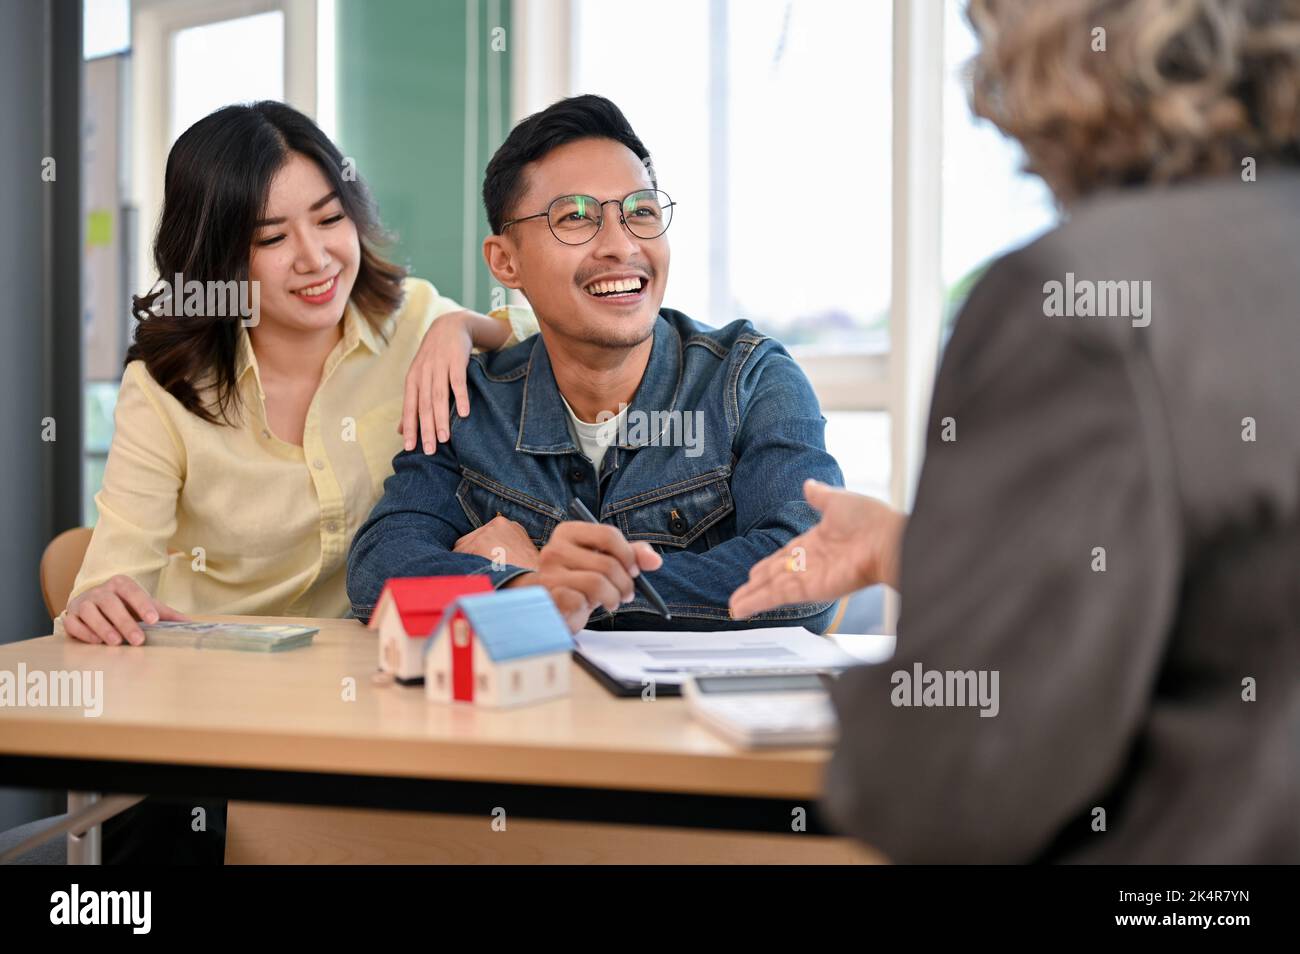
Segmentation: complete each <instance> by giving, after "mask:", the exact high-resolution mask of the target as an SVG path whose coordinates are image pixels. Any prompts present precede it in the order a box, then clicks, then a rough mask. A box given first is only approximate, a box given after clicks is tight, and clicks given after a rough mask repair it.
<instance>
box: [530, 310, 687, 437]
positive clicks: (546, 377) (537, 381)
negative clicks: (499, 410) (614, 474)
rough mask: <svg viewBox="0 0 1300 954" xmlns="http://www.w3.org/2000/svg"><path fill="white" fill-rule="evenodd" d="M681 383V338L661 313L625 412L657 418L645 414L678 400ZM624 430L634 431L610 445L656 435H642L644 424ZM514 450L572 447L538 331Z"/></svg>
mask: <svg viewBox="0 0 1300 954" xmlns="http://www.w3.org/2000/svg"><path fill="white" fill-rule="evenodd" d="M681 383H682V338H681V335H679V334H678V333H677V329H676V328H674V327H673V326H672V325H671V324H670V323H669V322H668V321H667V319H665V318H664V316H663V314H662V313H661V314H660V315H659V316H658V317H657V318H656V319H655V327H654V342H653V344H652V345H651V346H650V360H649V361H648V362H646V369H645V374H644V375H643V376H642V378H641V383H640V385H638V386H637V389H636V393H635V394H634V395H633V396H632V402H631V404H630V405H629V415H631V414H635V413H636V412H638V411H641V412H644V414H645V415H646V416H645V418H644V419H647V420H657V419H658V418H657V417H651V416H649V415H650V414H651V413H652V412H659V413H660V414H662V412H664V411H670V410H673V409H674V408H675V407H676V405H677V396H678V394H679V392H680V391H681ZM629 430H630V431H632V432H635V439H629V440H628V441H627V442H626V443H619V444H615V445H613V446H615V447H622V448H623V449H624V450H635V449H636V448H638V447H641V446H643V445H645V444H648V443H650V442H651V440H652V439H653V438H654V437H655V435H652V434H646V433H645V431H646V429H645V428H631V429H629ZM625 436H629V437H630V435H625ZM515 450H520V451H524V452H525V453H528V454H568V453H573V452H575V451H577V447H576V446H574V443H573V435H572V434H570V433H569V425H568V412H567V411H565V409H564V402H563V400H562V399H561V397H560V389H559V387H558V386H557V385H556V383H555V373H554V371H553V370H552V368H551V358H550V355H549V354H548V353H547V351H546V342H545V341H544V340H543V339H542V336H541V335H538V336H537V340H536V341H534V342H533V350H532V353H531V355H530V356H529V359H528V369H527V371H525V373H524V401H523V406H522V407H521V408H520V411H519V436H518V438H517V439H516V440H515Z"/></svg>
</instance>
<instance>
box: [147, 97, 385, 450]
mask: <svg viewBox="0 0 1300 954" xmlns="http://www.w3.org/2000/svg"><path fill="white" fill-rule="evenodd" d="M295 152H296V153H300V154H302V155H303V156H306V157H307V158H308V159H311V160H312V161H313V162H315V163H316V165H317V166H318V167H319V168H320V171H321V173H322V174H323V175H324V176H325V178H326V179H327V180H328V181H329V183H330V186H331V188H332V189H333V190H334V191H335V192H336V193H337V194H338V197H339V202H340V203H341V204H342V206H343V211H344V212H346V213H347V215H348V217H349V218H350V219H351V220H352V222H353V224H354V225H355V226H356V229H357V236H358V238H359V240H360V245H361V264H360V267H359V269H358V271H357V279H356V283H355V285H354V286H353V288H352V296H351V301H352V302H353V303H354V304H355V305H356V306H357V308H358V310H359V311H360V312H361V313H362V314H363V315H364V316H365V318H366V320H367V321H369V322H370V324H371V325H372V327H374V328H375V330H376V331H377V332H380V333H382V328H383V325H384V323H385V321H386V319H387V318H388V316H389V315H391V314H392V312H393V311H395V310H396V309H397V308H398V307H399V306H400V305H401V303H402V279H403V278H404V277H405V275H406V272H405V269H402V268H399V267H398V266H396V265H393V264H391V263H390V262H388V261H386V260H384V259H383V258H381V257H380V256H379V255H378V254H377V253H376V252H375V246H376V245H377V244H378V243H380V242H381V241H382V240H383V237H384V233H383V230H382V227H381V226H380V224H379V216H378V213H377V212H376V209H375V204H374V201H373V199H372V198H371V196H370V193H369V190H367V189H366V187H365V185H364V184H363V183H362V181H361V180H360V179H359V178H357V177H356V176H354V175H345V173H344V158H343V154H342V153H340V152H339V150H338V147H336V146H335V145H334V143H332V142H330V140H329V137H328V136H326V135H325V134H324V133H323V132H321V131H320V128H319V127H318V126H317V125H316V124H315V123H314V122H312V121H311V120H310V119H308V118H307V117H306V116H304V115H303V114H302V113H300V112H298V111H297V110H296V109H294V108H293V107H291V106H286V105H285V104H284V103H277V102H273V101H269V100H268V101H263V102H260V103H253V104H251V105H248V106H226V107H224V108H222V109H219V110H217V111H216V112H215V113H212V114H211V115H209V116H206V117H204V118H203V119H200V120H199V121H198V122H197V123H195V124H194V125H193V126H191V127H190V128H189V129H187V130H185V132H184V133H183V134H182V135H181V137H180V138H179V139H177V140H176V144H175V145H174V146H172V150H171V154H170V155H169V156H168V157H167V173H166V178H165V185H164V191H163V211H162V218H161V220H160V222H159V224H158V234H157V236H156V237H155V238H154V253H153V260H154V267H155V268H157V270H158V275H159V278H160V279H162V280H164V281H166V282H168V283H169V284H170V283H171V282H172V281H173V278H174V276H176V275H178V274H179V275H182V276H184V280H185V281H186V282H187V283H188V282H190V281H198V282H202V283H204V287H208V286H207V285H206V283H207V282H229V281H231V280H234V281H247V280H248V277H249V258H250V250H251V248H252V244H253V235H254V232H255V231H256V222H257V221H258V220H259V219H261V218H264V217H265V211H266V202H267V195H268V193H269V192H270V188H271V180H272V179H273V178H274V177H275V174H276V173H277V172H279V170H280V168H281V167H282V166H283V165H284V164H285V162H286V161H287V160H288V159H289V157H290V154H291V153H295ZM163 293H164V292H163V291H162V290H156V291H152V292H149V293H148V294H145V295H136V296H132V306H133V307H132V311H133V312H134V313H135V315H136V317H137V318H139V319H140V322H139V324H138V325H137V326H136V329H135V341H134V343H133V344H132V345H131V347H130V348H129V349H128V350H127V353H126V360H127V362H128V363H130V362H131V361H135V360H142V361H144V363H145V367H146V368H148V369H149V373H150V374H151V375H152V376H153V378H154V380H155V381H157V382H158V384H159V385H160V386H161V387H163V388H164V389H166V390H167V392H168V393H170V394H171V395H172V397H174V398H176V400H177V401H179V402H180V403H181V405H182V406H183V407H184V408H185V409H186V410H187V411H190V412H191V413H193V414H195V415H197V416H199V417H201V418H203V419H204V420H205V421H210V422H212V423H214V424H230V423H232V412H235V411H237V410H238V395H237V392H236V389H235V384H236V381H235V372H236V368H237V363H236V362H237V358H238V347H239V340H240V331H241V318H240V317H239V316H238V315H233V316H229V317H216V316H199V317H195V316H190V317H186V316H183V315H175V316H160V315H158V314H156V313H155V312H154V311H153V310H151V308H152V307H153V305H154V304H155V302H157V301H158V297H159V295H160V294H163ZM180 302H181V289H173V303H174V305H176V306H179V304H180ZM172 310H173V311H181V309H180V308H179V307H174V308H173V309H172Z"/></svg>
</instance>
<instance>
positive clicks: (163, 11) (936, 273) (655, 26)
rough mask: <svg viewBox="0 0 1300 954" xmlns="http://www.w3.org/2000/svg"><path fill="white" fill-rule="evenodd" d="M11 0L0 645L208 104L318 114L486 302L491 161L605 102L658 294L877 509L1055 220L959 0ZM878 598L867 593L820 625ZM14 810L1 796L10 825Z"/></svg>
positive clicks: (94, 469) (5, 114)
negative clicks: (985, 90) (743, 330)
mask: <svg viewBox="0 0 1300 954" xmlns="http://www.w3.org/2000/svg"><path fill="white" fill-rule="evenodd" d="M0 15H2V16H0V22H2V23H3V29H2V30H0V128H3V129H4V136H3V142H0V163H2V166H0V168H3V170H4V175H3V176H0V189H3V194H2V197H0V211H2V212H3V219H0V222H2V223H3V224H2V225H0V280H2V283H3V287H4V288H6V289H7V290H9V291H10V296H11V297H10V306H11V307H10V308H9V309H8V311H7V314H6V315H5V317H4V319H3V325H2V326H0V335H3V338H2V339H0V377H2V378H3V380H4V382H5V383H4V395H5V400H4V402H3V404H2V405H0V435H2V436H3V439H4V442H5V444H4V446H5V448H6V451H7V452H6V453H5V454H4V455H0V468H3V471H2V474H3V476H2V478H0V486H2V487H3V488H4V489H5V493H4V494H3V495H2V497H0V506H2V507H3V522H4V528H5V540H4V550H3V555H2V556H0V559H2V560H3V569H4V571H5V573H6V575H7V578H8V579H9V580H10V581H11V582H14V583H15V588H14V590H13V591H12V592H14V593H15V594H16V595H17V600H16V604H15V611H14V612H13V613H12V614H11V619H10V622H9V625H7V626H6V627H5V630H4V632H3V634H0V641H3V640H9V639H16V638H26V637H29V636H34V635H39V634H41V633H45V632H48V631H49V620H48V617H47V616H46V614H45V612H44V608H43V606H42V604H41V598H40V590H39V586H38V585H37V579H36V569H37V565H38V562H39V559H40V555H41V551H42V549H43V547H44V546H45V544H46V543H47V542H48V541H49V540H50V539H51V538H52V537H53V536H54V535H55V534H57V533H58V532H60V531H62V530H64V529H67V528H68V527H72V526H76V525H78V524H84V525H93V523H94V521H95V518H96V514H95V509H94V503H93V500H92V498H93V496H94V494H95V492H96V491H97V490H98V489H99V483H100V479H101V475H102V473H103V467H104V460H105V456H106V453H107V450H108V446H109V442H110V440H111V439H112V432H113V407H114V401H115V397H116V393H117V386H118V380H119V378H120V374H121V370H122V359H123V355H124V354H125V349H126V346H127V344H128V342H129V340H130V336H131V332H132V327H131V325H132V319H131V317H130V314H129V311H128V307H129V302H130V295H131V294H132V293H133V292H142V291H144V290H146V289H147V288H149V287H150V286H151V285H153V283H154V281H155V279H156V276H155V275H153V274H152V269H151V267H150V260H151V255H150V249H149V244H150V241H151V239H152V233H153V230H154V228H155V225H156V223H157V219H158V212H159V204H160V199H161V191H162V174H163V168H164V164H165V161H166V156H167V152H168V149H169V148H170V146H171V144H172V143H173V142H174V141H175V139H176V138H177V136H178V135H179V134H180V133H181V132H182V131H184V130H185V129H186V128H187V127H188V126H189V125H190V124H191V123H193V122H194V121H195V120H197V119H199V118H201V117H202V116H204V115H206V114H207V113H209V112H211V111H212V110H213V109H216V108H217V107H219V106H222V105H225V104H227V103H231V102H240V101H247V100H255V99H280V100H284V101H286V102H288V103H290V104H292V105H293V106H295V107H296V108H298V109H300V110H302V111H303V112H305V113H307V114H308V115H311V116H313V117H314V118H315V119H316V121H317V122H318V123H319V124H320V125H321V126H322V128H323V129H324V130H325V131H326V133H327V134H329V135H330V136H331V137H333V138H334V139H335V141H336V142H337V143H338V144H339V147H340V148H341V150H342V152H343V153H344V155H346V156H349V157H351V158H353V159H354V160H355V163H356V167H357V169H358V171H359V172H360V174H361V175H362V176H363V177H364V178H365V179H366V180H367V181H368V182H369V184H370V186H371V188H372V189H373V191H374V192H375V195H376V197H377V198H378V201H379V207H380V213H381V215H382V217H383V219H384V221H385V223H386V225H387V226H388V228H389V229H390V231H391V232H392V233H393V234H394V236H395V249H394V250H393V257H395V258H396V259H398V260H400V261H403V262H405V263H407V264H409V266H410V267H411V268H412V270H413V272H414V273H415V274H417V275H419V276H421V277H424V278H427V279H429V280H430V281H432V282H433V283H434V284H435V285H437V286H438V288H439V289H440V290H441V291H442V292H444V293H445V294H448V295H450V296H452V297H454V298H456V299H458V300H459V301H460V302H462V303H463V304H464V305H466V306H468V307H473V308H477V309H479V310H485V309H487V308H488V307H489V306H490V302H491V295H492V286H491V278H490V275H489V273H488V272H487V269H486V267H485V266H484V264H483V260H482V256H481V254H480V244H481V241H482V239H483V237H484V235H485V234H486V233H487V225H486V221H485V218H484V215H483V209H482V203H481V201H480V199H479V194H480V187H481V184H482V175H483V169H484V166H485V164H486V163H487V160H488V158H489V157H490V156H491V154H492V152H493V151H494V150H495V149H496V147H497V146H498V145H499V144H500V143H501V141H502V140H503V138H504V136H505V134H506V132H507V131H508V130H509V128H510V127H511V125H512V124H513V123H514V122H515V121H517V120H518V119H520V118H522V117H523V116H525V115H528V114H529V113H531V112H534V111H536V110H537V109H540V108H542V107H544V106H546V105H547V104H549V103H551V102H553V101H554V100H556V99H558V98H560V97H563V96H567V95H571V94H574V93H579V92H594V93H601V94H603V95H606V96H608V97H610V98H611V99H613V100H614V101H615V102H616V103H618V104H619V105H620V106H621V107H622V108H623V110H624V111H625V112H626V114H627V115H628V118H629V119H630V120H631V122H632V125H633V126H634V128H635V129H636V130H637V132H638V134H639V135H640V136H641V138H642V140H643V141H644V142H645V144H646V146H647V147H648V148H649V150H650V152H651V154H652V157H653V160H654V164H655V167H656V169H657V172H658V175H659V182H660V185H661V187H662V188H663V189H664V190H665V191H667V192H668V193H669V194H670V195H671V196H672V197H673V199H674V200H676V202H677V203H678V209H677V214H676V216H675V217H674V220H673V228H672V232H671V234H670V239H671V242H672V245H673V268H672V275H671V278H670V281H669V286H668V293H667V297H666V298H665V305H668V306H671V307H674V308H677V309H679V310H681V311H684V312H686V313H687V314H689V315H691V316H692V317H694V318H696V319H698V320H701V321H704V322H706V323H708V324H712V325H721V324H725V323H726V322H728V321H731V320H733V319H735V318H746V319H749V320H750V321H752V322H754V324H755V325H757V326H758V327H759V328H760V329H761V330H763V331H765V332H767V333H769V334H772V335H774V336H776V337H777V338H779V339H781V340H782V341H783V342H785V343H786V344H787V345H788V346H789V347H790V348H791V350H792V351H793V352H794V354H795V355H796V357H797V359H798V360H799V362H800V364H801V365H802V366H803V367H804V369H805V370H806V372H807V373H808V375H809V377H810V378H811V380H812V382H813V385H814V387H815V388H816V390H817V392H818V395H819V397H820V399H821V402H822V406H823V409H824V412H825V415H826V418H827V421H828V443H829V446H830V450H831V452H832V453H833V454H834V455H835V456H836V457H837V459H838V460H839V461H840V464H841V466H842V467H843V469H844V474H845V478H846V480H847V483H848V485H849V487H851V488H853V489H856V490H859V491H862V492H864V493H869V494H873V495H876V496H879V497H882V498H885V499H888V500H891V501H892V502H893V503H894V504H896V505H898V506H907V505H908V503H909V502H910V495H911V492H912V488H913V486H914V484H915V479H916V474H917V471H918V469H919V466H920V451H921V444H920V436H921V432H922V423H923V421H924V416H925V414H926V411H927V406H926V402H927V398H928V394H929V388H930V385H931V382H932V378H933V374H934V370H935V366H936V364H937V361H938V358H939V355H940V353H941V350H942V344H943V341H944V340H945V338H946V333H947V328H948V326H949V323H950V321H951V318H952V316H953V314H954V312H955V310H956V308H957V307H958V306H959V305H960V302H961V300H962V298H963V297H964V295H965V293H966V292H967V291H968V290H969V288H970V286H971V284H972V282H973V281H974V280H975V279H976V278H977V277H978V276H979V274H980V273H981V271H982V269H983V268H984V267H985V266H986V264H987V263H988V262H989V260H990V259H991V258H993V257H995V256H997V255H999V254H1001V253H1003V252H1004V251H1006V250H1007V249H1009V248H1010V247H1013V246H1015V245H1019V244H1022V243H1023V242H1025V241H1027V240H1029V239H1032V238H1033V237H1035V236H1036V235H1038V234H1040V233H1041V232H1042V231H1044V230H1045V229H1047V228H1050V227H1051V226H1052V224H1053V223H1054V222H1055V217H1056V213H1055V210H1054V209H1053V207H1052V204H1051V202H1050V199H1049V197H1048V195H1047V192H1046V189H1045V188H1044V187H1043V186H1042V185H1041V183H1039V182H1038V180H1037V179H1034V178H1032V177H1029V176H1026V175H1024V174H1023V173H1022V172H1021V171H1020V165H1021V161H1022V160H1021V157H1020V155H1019V152H1018V149H1017V148H1016V147H1015V146H1014V145H1013V144H1011V143H1009V142H1007V141H1005V140H1003V139H1002V138H1001V137H1000V136H999V135H998V134H997V133H996V132H995V131H994V130H992V129H991V128H990V127H988V126H987V125H985V124H983V123H977V122H975V121H974V120H973V119H972V118H971V116H970V114H969V110H968V108H967V105H966V97H965V92H964V85H963V82H962V65H963V63H964V62H965V60H966V59H967V58H968V57H969V56H970V55H971V53H972V52H973V49H974V41H973V37H972V35H971V33H970V30H969V28H968V27H967V25H966V23H965V20H964V17H963V13H962V4H961V3H960V2H959V0H892V2H891V0H655V2H648V0H639V2H638V0H513V2H512V0H45V2H39V0H0ZM51 160H52V162H51ZM773 195H775V196H779V197H780V199H781V201H779V202H777V203H772V202H770V201H763V202H758V201H749V199H751V198H756V197H758V196H764V197H771V196H773ZM774 208H775V210H776V211H775V214H773V209H774ZM51 425H52V426H51ZM894 615H895V608H894V607H893V606H892V601H891V600H888V599H884V598H883V597H882V593H881V592H880V591H879V590H878V589H877V590H874V591H867V592H864V593H862V594H859V595H858V596H857V597H855V598H854V600H853V602H852V603H851V605H850V607H849V610H848V612H847V613H846V616H845V618H844V620H843V622H842V624H841V630H842V631H844V632H871V631H880V630H888V629H890V628H891V627H892V624H893V619H894ZM15 797H17V796H15ZM27 797H31V796H30V795H29V796H27ZM8 814H9V813H8V812H7V811H6V806H5V804H4V802H3V799H0V829H2V828H4V827H6V816H7V815H8ZM22 814H23V815H27V814H28V813H27V812H25V811H24V812H22Z"/></svg>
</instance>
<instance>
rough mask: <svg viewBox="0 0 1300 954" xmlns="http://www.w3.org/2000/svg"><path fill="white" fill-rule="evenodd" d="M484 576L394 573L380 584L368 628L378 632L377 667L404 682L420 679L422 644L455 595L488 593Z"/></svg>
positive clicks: (488, 580) (433, 629) (489, 581)
mask: <svg viewBox="0 0 1300 954" xmlns="http://www.w3.org/2000/svg"><path fill="white" fill-rule="evenodd" d="M491 590H492V581H491V580H490V579H488V578H487V577H486V576H410V577H395V578H394V579H391V580H389V581H388V582H387V583H385V584H384V590H383V592H382V593H380V594H379V602H377V603H376V604H375V611H374V612H373V613H371V614H370V628H371V629H373V630H378V632H379V668H380V669H382V670H383V671H384V672H390V673H392V674H393V677H394V678H395V679H396V680H397V681H398V682H400V683H402V684H404V685H416V684H418V683H420V682H421V681H423V679H424V647H425V644H426V643H428V641H429V637H430V636H431V635H433V633H434V632H435V631H436V630H437V629H438V624H439V623H441V622H442V616H443V612H444V611H445V610H446V609H447V607H448V606H450V605H451V604H452V603H454V602H455V601H456V599H457V598H458V597H461V596H466V595H468V594H470V593H488V592H491Z"/></svg>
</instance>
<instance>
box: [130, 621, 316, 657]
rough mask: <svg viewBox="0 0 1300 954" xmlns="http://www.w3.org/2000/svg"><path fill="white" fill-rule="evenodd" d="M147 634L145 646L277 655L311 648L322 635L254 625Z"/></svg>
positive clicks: (161, 629) (181, 627)
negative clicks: (318, 636)
mask: <svg viewBox="0 0 1300 954" xmlns="http://www.w3.org/2000/svg"><path fill="white" fill-rule="evenodd" d="M140 628H141V629H142V630H144V641H145V645H146V646H189V647H193V648H195V649H239V650H245V651H248V652H255V653H275V652H280V651H281V650H284V649H297V648H298V647H299V646H307V645H310V643H311V640H312V637H313V636H315V635H316V633H317V632H319V630H318V629H316V627H314V626H288V625H285V626H279V625H260V624H255V623H195V622H190V623H178V622H171V621H166V622H159V623H149V624H146V625H142V626H141V627H140Z"/></svg>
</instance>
